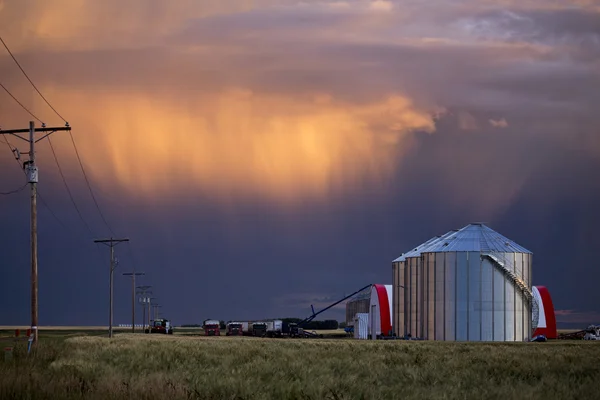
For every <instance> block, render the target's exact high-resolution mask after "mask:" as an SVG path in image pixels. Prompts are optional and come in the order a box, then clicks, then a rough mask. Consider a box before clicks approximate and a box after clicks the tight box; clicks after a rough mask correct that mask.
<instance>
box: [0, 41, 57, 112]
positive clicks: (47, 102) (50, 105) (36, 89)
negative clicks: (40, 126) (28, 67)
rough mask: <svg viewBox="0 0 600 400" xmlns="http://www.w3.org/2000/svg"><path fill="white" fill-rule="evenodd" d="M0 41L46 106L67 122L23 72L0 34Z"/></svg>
mask: <svg viewBox="0 0 600 400" xmlns="http://www.w3.org/2000/svg"><path fill="white" fill-rule="evenodd" d="M0 41H1V42H2V44H3V45H4V47H5V48H6V51H8V54H10V56H11V57H12V59H13V60H14V62H15V63H16V64H17V66H18V67H19V69H20V70H21V72H22V73H23V75H25V78H27V80H28V81H29V83H31V86H33V88H34V89H35V91H36V92H38V94H39V95H40V97H41V98H42V99H44V101H45V102H46V104H48V107H50V108H51V109H52V111H54V113H55V114H56V115H58V117H59V118H60V119H62V120H63V121H64V122H67V120H66V119H64V118H63V117H62V115H60V114H59V113H58V111H56V109H55V108H54V107H52V104H50V102H49V101H48V100H46V98H45V97H44V95H43V94H42V92H40V91H39V89H38V88H37V86H35V84H34V83H33V81H32V80H31V79H29V75H27V73H26V72H25V70H24V69H23V67H21V64H19V62H18V61H17V59H16V58H15V56H14V55H13V53H12V52H11V51H10V49H9V48H8V46H7V45H6V43H5V42H4V39H2V36H0ZM40 122H41V121H40Z"/></svg>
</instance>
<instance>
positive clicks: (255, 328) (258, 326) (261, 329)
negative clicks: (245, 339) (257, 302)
mask: <svg viewBox="0 0 600 400" xmlns="http://www.w3.org/2000/svg"><path fill="white" fill-rule="evenodd" d="M266 334H267V323H266V322H255V323H253V324H252V336H258V337H264V336H266Z"/></svg>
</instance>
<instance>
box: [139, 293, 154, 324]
mask: <svg viewBox="0 0 600 400" xmlns="http://www.w3.org/2000/svg"><path fill="white" fill-rule="evenodd" d="M151 287H152V286H138V287H137V288H138V289H139V290H140V291H139V292H138V293H137V294H140V295H142V297H140V303H142V331H143V330H144V329H145V328H146V295H147V294H152V291H151V290H150V288H151Z"/></svg>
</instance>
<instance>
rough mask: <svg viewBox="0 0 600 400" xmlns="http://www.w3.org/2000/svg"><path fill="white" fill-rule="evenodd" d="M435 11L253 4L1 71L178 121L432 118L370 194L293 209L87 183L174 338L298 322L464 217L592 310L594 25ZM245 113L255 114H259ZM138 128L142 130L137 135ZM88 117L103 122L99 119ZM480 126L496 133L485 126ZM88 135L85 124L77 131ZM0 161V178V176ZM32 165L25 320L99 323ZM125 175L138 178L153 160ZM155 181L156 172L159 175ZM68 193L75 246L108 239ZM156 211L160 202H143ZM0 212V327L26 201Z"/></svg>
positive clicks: (14, 296)
mask: <svg viewBox="0 0 600 400" xmlns="http://www.w3.org/2000/svg"><path fill="white" fill-rule="evenodd" d="M434 3H435V4H434ZM445 3H446V2H432V3H428V4H427V5H421V6H418V7H417V6H414V5H412V6H411V5H409V4H408V3H400V2H396V3H394V6H395V7H394V9H393V11H392V12H387V13H386V12H384V13H379V14H373V13H370V12H369V11H368V10H367V9H366V7H359V8H357V7H354V6H356V4H357V3H356V2H349V5H348V7H347V8H343V6H340V7H342V8H339V9H333V8H325V7H324V6H322V5H314V4H313V5H312V6H310V7H304V8H302V7H293V8H277V9H271V8H264V7H261V6H260V5H259V6H257V7H256V8H255V9H254V11H250V12H246V13H237V12H232V13H225V12H222V13H220V14H219V15H220V16H213V15H209V16H202V17H201V18H200V17H198V18H196V17H193V18H190V19H185V18H183V20H184V21H185V22H182V23H180V24H177V23H173V24H172V25H169V29H168V30H166V32H165V33H163V34H162V35H157V34H156V33H151V34H148V35H147V37H145V38H142V36H143V35H142V33H143V32H142V31H136V32H135V34H134V35H133V36H132V37H133V39H135V38H138V39H139V40H140V42H139V43H142V42H143V45H142V44H140V45H139V46H135V44H136V43H137V42H136V41H135V40H133V39H131V40H125V39H127V38H124V40H123V43H126V44H127V46H123V47H119V46H120V45H121V43H116V42H113V43H114V45H113V46H110V45H107V43H111V42H108V41H102V40H99V41H98V42H100V43H101V44H102V46H100V48H97V47H96V44H97V42H95V41H94V40H91V39H93V38H94V37H93V36H92V37H91V39H90V42H89V43H88V42H86V41H83V40H82V41H78V40H77V38H78V37H79V36H78V35H81V34H82V33H81V32H76V34H74V36H73V38H72V42H68V41H67V43H66V44H65V43H62V46H63V47H61V46H58V47H53V46H52V45H50V44H52V43H50V44H49V45H48V46H47V47H45V50H43V51H42V52H41V53H40V52H39V50H38V49H39V46H38V45H39V43H38V42H36V46H37V47H36V46H33V47H31V48H29V49H28V48H27V47H26V46H25V47H24V48H23V49H22V51H20V52H19V58H20V60H21V61H22V63H23V65H26V66H27V69H28V71H30V72H31V74H32V76H34V77H35V80H36V82H39V83H40V85H58V87H60V88H63V89H65V88H68V89H72V90H76V91H80V92H83V93H90V96H93V97H95V96H98V97H100V96H106V97H107V98H109V99H110V96H114V95H115V94H116V93H135V94H136V95H139V96H138V97H136V99H138V100H139V102H143V101H144V100H145V99H147V98H152V97H153V96H156V97H163V98H165V99H168V102H170V103H172V104H176V105H177V106H178V108H179V109H182V108H183V109H185V108H186V107H188V108H189V113H191V114H194V113H197V112H198V110H197V108H195V107H197V105H196V104H195V103H193V99H195V98H196V97H198V94H199V93H202V92H207V93H211V94H213V93H218V92H219V91H220V90H222V89H223V88H224V87H228V86H234V87H242V88H247V89H248V90H252V91H255V92H256V93H259V94H264V93H268V94H276V95H278V96H282V97H283V98H298V97H300V96H301V95H303V94H306V93H314V92H324V93H326V94H331V95H333V96H334V97H335V98H341V99H343V100H344V101H347V102H350V103H353V104H362V105H365V104H366V105H368V104H370V103H372V102H374V101H378V100H379V99H381V98H382V97H385V96H387V95H389V94H392V93H401V94H402V95H405V96H407V97H408V98H410V99H411V100H413V101H414V102H415V104H416V105H417V107H418V108H419V109H421V108H422V109H424V110H427V112H431V109H433V108H434V107H440V108H443V109H444V110H445V112H444V113H442V114H441V115H440V116H439V117H438V118H437V119H436V120H435V121H436V130H435V132H434V133H424V132H416V133H411V134H410V135H409V137H408V139H407V141H408V142H409V144H410V146H408V145H407V148H409V150H408V151H407V152H406V154H402V155H398V158H401V159H400V162H399V164H398V166H397V168H396V171H395V172H394V174H392V176H384V177H381V178H380V179H381V180H382V181H383V182H384V185H383V189H381V188H380V189H379V190H373V188H372V187H371V186H369V185H368V184H367V183H365V182H360V181H358V182H350V183H348V182H344V185H342V184H341V183H339V182H336V181H335V180H334V181H332V182H331V183H330V185H331V186H335V185H336V184H339V185H340V186H344V188H345V191H343V192H341V193H339V194H336V195H332V196H331V197H329V198H328V199H327V200H323V199H321V200H320V201H299V202H298V204H296V205H295V206H294V207H288V208H286V207H276V206H273V204H272V203H270V202H269V200H264V199H258V200H257V199H256V198H249V197H246V196H240V197H234V198H233V199H230V200H229V203H228V204H222V203H220V202H219V201H216V200H215V199H214V198H213V197H211V196H210V194H211V193H210V192H211V190H210V188H203V187H200V188H194V187H190V185H185V187H184V188H179V189H178V190H177V191H172V192H168V191H166V190H160V189H155V190H154V192H152V193H151V195H147V194H140V193H138V194H132V193H135V191H129V192H127V191H125V190H124V189H122V188H120V187H118V186H112V187H111V186H102V185H100V182H99V181H100V179H98V182H95V184H96V186H97V187H98V191H99V194H98V196H99V199H100V202H101V205H102V206H103V207H104V208H105V209H106V213H107V218H108V219H109V221H111V224H114V225H115V230H116V231H117V233H118V234H123V235H127V236H130V237H131V239H132V242H131V246H132V249H133V253H134V254H135V256H134V257H135V265H137V267H138V269H141V270H144V271H146V272H147V273H148V276H147V277H145V278H143V279H142V280H141V281H142V282H146V283H149V284H152V285H155V287H156V296H157V297H158V298H159V301H160V302H161V304H163V305H164V308H163V311H164V312H165V314H166V316H168V317H172V318H174V319H175V321H176V323H193V322H200V321H201V320H202V319H204V318H208V317H211V318H219V319H230V318H231V319H246V318H263V317H265V316H271V317H275V316H277V317H281V316H285V315H294V316H299V317H304V316H307V315H308V313H309V305H310V303H311V301H312V302H314V303H315V304H317V303H318V304H319V305H325V303H326V302H328V301H330V300H331V302H333V301H335V300H336V299H338V298H341V297H343V295H344V294H348V293H349V292H351V291H353V290H356V289H358V288H360V287H362V286H364V285H366V284H368V283H389V282H390V281H391V261H392V260H393V259H394V258H396V257H398V256H399V255H400V254H401V253H403V252H405V251H406V250H408V249H410V248H412V247H414V246H415V245H417V244H419V243H421V242H423V241H425V240H427V239H429V238H430V237H432V236H435V235H439V234H442V233H444V232H447V231H448V230H450V229H457V228H460V227H462V226H464V225H466V224H467V223H469V222H472V221H485V222H487V223H489V225H490V226H491V227H492V228H493V229H496V230H498V231H499V232H500V233H502V234H503V235H505V236H507V237H509V238H511V239H513V240H515V241H516V242H517V243H519V244H521V245H523V246H524V247H526V248H528V249H530V250H532V251H533V252H534V271H533V275H534V283H535V284H545V285H546V286H548V288H549V289H550V291H551V293H552V295H553V297H554V298H553V300H554V304H555V307H556V308H557V309H572V310H580V311H586V312H588V313H592V314H588V315H595V314H593V313H594V312H597V311H594V310H595V308H594V306H593V304H597V301H598V300H599V299H598V296H597V294H595V293H597V291H596V290H595V289H594V287H593V282H595V281H597V279H598V278H600V275H599V273H598V271H597V268H595V264H594V262H593V260H594V257H595V253H594V251H595V247H597V246H596V244H597V242H598V240H599V237H598V233H597V232H598V231H597V229H596V227H597V226H598V224H599V223H600V213H599V212H598V208H597V206H596V205H597V204H598V203H599V202H600V187H599V186H598V184H597V182H598V180H597V178H596V177H595V175H596V171H598V170H600V158H599V157H600V140H599V139H598V137H599V135H598V130H597V128H596V127H597V126H598V119H597V118H598V117H597V112H596V108H597V107H596V105H597V104H598V102H599V100H600V98H599V95H598V91H597V90H595V88H597V87H598V85H599V84H600V73H599V72H598V71H600V69H599V68H598V65H600V64H599V62H600V53H599V47H598V35H599V34H600V28H599V27H598V14H597V13H594V12H592V11H590V10H587V9H581V10H568V9H561V8H555V9H551V8H548V7H545V2H541V1H540V2H533V3H534V5H533V6H531V4H532V3H531V2H526V3H527V5H523V4H519V3H523V2H509V3H508V4H507V3H506V2H503V3H498V2H493V3H494V4H492V5H491V7H492V8H490V9H482V8H481V7H479V6H477V5H476V4H475V3H468V2H463V3H461V4H460V6H449V5H447V4H445ZM67 33H68V32H67ZM84 33H85V32H84ZM65 35H66V37H68V35H67V34H65ZM153 35H157V36H153ZM86 37H88V36H86ZM156 37H159V38H160V40H158V39H157V40H154V39H153V38H156ZM138 39H136V40H138ZM43 40H44V38H43V37H38V38H37V39H36V41H42V42H43ZM69 44H71V45H72V47H70V46H69ZM40 54H43V59H44V61H45V62H44V63H43V64H40V63H36V62H35V61H36V59H37V57H38V56H39V55H40ZM10 62H11V61H10V60H9V59H8V58H7V57H3V58H1V59H0V68H1V69H0V71H1V72H2V77H3V78H2V81H3V83H7V82H8V83H10V84H11V85H13V84H14V85H15V86H14V87H15V88H17V89H19V92H18V93H19V94H20V95H21V96H23V98H24V99H25V101H27V104H33V103H32V101H33V99H34V97H33V95H31V94H27V92H26V91H24V90H22V89H23V87H22V86H19V85H18V84H17V83H15V82H18V81H17V79H21V77H19V71H18V70H15V69H14V68H13V67H14V66H12V65H11V64H10ZM11 87H13V86H11ZM135 104H136V103H131V104H129V105H130V106H132V107H133V106H134V105H135ZM65 105H66V106H67V108H69V107H68V105H69V103H68V102H66V103H65ZM1 106H2V110H4V112H3V114H2V115H3V116H4V117H5V118H10V117H12V116H11V115H8V116H7V114H6V113H5V112H6V110H7V108H8V107H9V105H8V102H7V100H6V99H5V98H3V99H2V104H1ZM11 107H12V105H11ZM324 107H325V106H324ZM2 110H0V112H2ZM11 110H14V109H11ZM17 111H18V110H17ZM101 111H102V110H93V113H98V114H99V115H102V114H100V113H101ZM18 112H20V111H18ZM272 112H273V113H275V110H272ZM255 114H256V115H260V116H261V118H268V114H264V113H263V112H262V110H258V111H255ZM50 115H51V114H50ZM153 117H154V115H152V114H148V115H144V118H146V119H147V121H148V125H149V126H151V125H152V124H153V123H154V120H153ZM23 118H26V116H23ZM23 118H20V119H19V121H21V120H23V121H25V119H23ZM97 119H99V120H100V121H101V122H102V124H104V123H105V122H107V121H110V115H102V117H98V118H97ZM490 120H494V121H500V120H504V121H506V124H505V125H506V126H505V127H504V128H495V127H494V126H492V124H491V123H490ZM14 121H16V120H14ZM369 122H370V121H369ZM15 123H16V122H15ZM2 125H3V127H6V124H5V123H3V124H2ZM88 128H89V130H88ZM119 129H121V127H119ZM99 132H101V130H96V131H92V128H91V127H89V126H86V128H85V132H83V133H81V135H91V134H96V135H99ZM131 134H132V132H131V130H130V126H129V125H127V124H124V125H123V127H122V131H121V130H119V131H118V134H115V135H114V136H111V138H112V139H111V141H110V144H114V145H115V147H122V146H124V145H123V144H122V143H121V142H118V140H119V139H120V138H123V137H127V136H128V135H131ZM221 134H222V133H221ZM98 137H99V138H100V137H102V136H100V135H99V136H98ZM146 137H147V136H140V137H139V139H138V140H140V141H141V140H143V139H144V138H146ZM58 143H59V145H61V146H62V145H64V144H65V143H61V142H58ZM403 143H404V142H403ZM117 144H118V146H117ZM1 145H2V143H0V146H1ZM320 147H321V148H322V147H323V146H320ZM64 148H65V147H60V149H64ZM100 148H101V146H98V149H100ZM183 150H185V144H184V143H183V144H182V145H181V146H180V150H177V151H181V153H180V154H181V158H178V159H177V162H183V160H184V159H185V157H186V156H187V157H190V159H192V158H194V157H192V156H190V155H188V154H186V153H185V152H184V151H183ZM3 151H6V153H7V154H6V157H3V158H2V159H1V160H2V165H3V166H4V165H6V164H7V163H9V164H10V163H14V162H13V161H11V160H10V159H9V156H10V153H8V150H6V149H4V150H3ZM45 151H46V152H45V153H43V156H42V157H40V162H43V163H44V164H43V165H42V175H41V176H42V177H43V180H44V182H43V184H42V185H43V186H42V185H41V186H42V189H41V190H42V193H43V191H44V190H46V192H47V195H45V199H46V200H47V201H48V203H49V204H50V205H51V206H52V207H53V210H54V211H55V212H56V213H57V214H58V216H59V217H60V218H61V219H62V220H64V221H65V224H66V225H67V229H63V228H61V227H60V226H57V225H56V223H55V222H53V217H52V215H51V214H49V213H48V211H47V210H45V209H44V208H43V207H42V206H40V224H41V225H40V226H41V228H40V229H41V231H40V232H41V233H40V238H41V239H40V258H41V261H40V274H41V278H40V296H43V301H41V302H40V307H41V308H40V310H41V315H43V319H42V323H44V324H53V323H57V324H58V323H65V324H85V323H89V324H102V323H104V321H105V320H106V314H107V312H106V303H107V290H108V287H107V282H108V261H107V260H108V251H107V249H105V248H102V249H100V251H101V252H100V253H98V250H97V249H96V248H95V247H94V246H93V244H92V243H91V239H92V238H91V237H90V238H88V237H85V236H86V233H85V231H84V230H83V228H82V227H81V224H80V222H79V221H78V218H77V216H76V214H74V211H73V209H72V207H71V205H70V203H69V200H68V198H67V197H66V195H65V193H64V191H63V189H62V188H61V184H62V183H61V180H60V177H59V176H58V175H57V173H56V170H55V169H54V168H55V167H54V166H53V164H52V162H51V161H52V160H51V159H50V158H49V157H50V154H49V153H48V152H47V148H46V149H45ZM66 154H67V153H65V157H66ZM71 156H72V155H71ZM92 156H93V154H85V155H84V159H86V160H89V159H90V157H92ZM196 157H197V156H196ZM346 158H348V157H346ZM136 160H137V162H139V163H142V162H143V163H144V165H148V168H150V167H151V166H152V165H155V164H156V163H157V161H156V159H153V158H150V157H149V158H148V159H141V160H140V159H136ZM360 162H361V161H360V160H356V161H355V163H356V164H360ZM109 163H110V160H109V161H106V164H109ZM67 165H69V167H70V168H66V170H67V171H77V170H76V167H77V165H76V164H74V163H72V162H70V163H68V164H67ZM224 165H225V167H224V169H225V170H226V168H229V167H230V166H229V165H227V164H225V163H224ZM13 168H14V167H13ZM171 168H173V165H169V164H161V165H160V168H159V169H160V171H159V172H162V173H164V174H168V173H169V171H170V170H171ZM3 171H6V170H3ZM11 173H14V174H16V173H18V171H17V170H16V168H14V170H13V171H12V172H11ZM69 173H72V172H69ZM150 174H156V175H152V176H155V177H158V176H159V173H158V172H156V170H152V172H150V171H148V172H147V173H145V174H144V175H145V176H139V177H137V178H138V179H142V178H145V177H147V176H148V175H150ZM167 176H168V175H167ZM6 178H7V174H5V173H2V175H1V176H0V190H4V188H5V186H6V187H13V186H14V185H13V184H14V183H15V180H14V179H12V178H13V176H12V175H11V179H10V180H9V179H6ZM170 179H173V180H175V179H176V178H175V177H170ZM221 179H223V180H224V181H226V180H227V176H226V174H225V173H224V176H223V177H222V178H221ZM69 182H77V184H75V183H73V185H74V186H76V187H75V189H76V196H77V197H76V198H77V199H78V201H80V202H81V203H83V204H84V205H85V206H84V215H85V216H86V218H90V219H91V220H92V221H93V222H92V227H93V229H94V231H95V232H97V234H98V235H107V234H108V232H106V230H105V228H104V227H103V226H102V223H101V220H100V219H99V218H98V216H97V214H95V210H94V207H93V203H91V201H90V199H89V197H88V194H87V193H86V188H85V186H84V185H83V183H82V180H81V176H80V175H77V174H75V173H72V175H69ZM44 188H47V189H44ZM160 196H165V197H167V196H168V201H167V200H164V201H160V202H159V201H156V202H152V200H154V198H158V197H160ZM0 201H2V203H0V205H1V206H2V211H0V213H1V215H2V221H3V224H4V221H6V225H5V226H11V227H14V229H12V232H11V231H10V230H8V229H3V230H2V237H1V239H2V243H10V245H6V246H4V247H3V248H2V255H3V264H2V268H3V274H4V275H3V276H8V277H9V280H10V281H11V282H14V287H13V289H11V290H9V291H4V292H1V293H0V304H2V307H1V308H0V310H1V311H2V313H1V314H2V315H3V316H5V318H6V320H7V321H9V322H10V323H22V324H26V323H27V320H28V316H27V310H28V285H27V279H28V258H27V252H28V236H27V221H28V214H27V213H28V208H27V195H26V192H24V193H21V194H20V195H19V196H18V197H11V198H9V199H5V198H0ZM3 226H4V225H3ZM117 254H118V256H119V257H120V258H121V260H122V262H121V265H122V266H121V267H120V268H122V270H127V269H130V268H131V267H132V266H133V263H134V260H133V259H132V258H131V256H130V254H129V252H128V251H127V249H126V247H123V248H118V249H117ZM122 270H119V272H122ZM128 284H129V282H128V281H127V280H125V279H124V278H122V277H120V276H119V278H118V279H117V288H116V293H117V304H118V307H117V311H116V316H117V317H116V321H118V322H128V317H129V297H128V296H129V292H128V290H129V286H128ZM72 299H77V300H75V301H73V300H72ZM589 304H591V305H592V306H588V305H589ZM596 308H597V307H596ZM334 315H336V316H338V315H341V314H340V313H337V314H335V313H334ZM325 317H327V315H325ZM340 318H343V316H340ZM590 322H594V321H590ZM0 323H2V321H0Z"/></svg>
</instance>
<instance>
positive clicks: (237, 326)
mask: <svg viewBox="0 0 600 400" xmlns="http://www.w3.org/2000/svg"><path fill="white" fill-rule="evenodd" d="M242 334H243V326H242V323H241V322H230V323H228V324H227V332H226V333H225V335H226V336H242Z"/></svg>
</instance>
